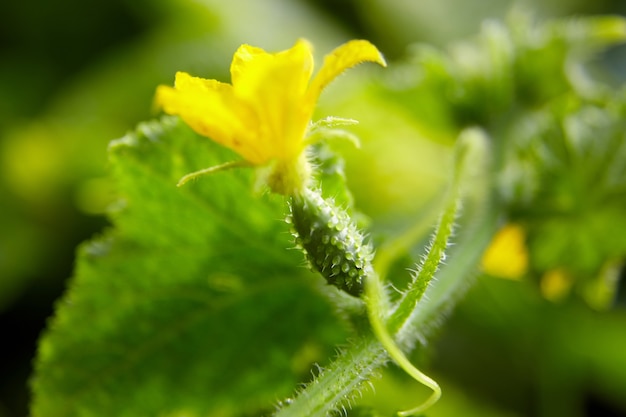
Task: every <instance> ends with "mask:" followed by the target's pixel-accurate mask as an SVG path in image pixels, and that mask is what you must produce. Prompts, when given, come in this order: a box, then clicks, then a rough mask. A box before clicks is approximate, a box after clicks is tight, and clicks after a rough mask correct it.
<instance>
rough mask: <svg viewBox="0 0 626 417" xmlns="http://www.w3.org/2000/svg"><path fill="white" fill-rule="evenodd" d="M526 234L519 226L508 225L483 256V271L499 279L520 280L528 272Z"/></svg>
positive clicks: (501, 230) (497, 235)
mask: <svg viewBox="0 0 626 417" xmlns="http://www.w3.org/2000/svg"><path fill="white" fill-rule="evenodd" d="M525 241H526V233H525V232H524V228H523V227H522V226H520V225H518V224H507V225H506V226H504V227H503V228H502V229H500V230H499V231H498V233H496V235H495V236H494V238H493V240H492V241H491V244H490V245H489V247H488V248H487V250H486V251H485V253H484V254H483V259H482V267H483V271H484V272H485V273H487V274H489V275H493V276H496V277H499V278H508V279H514V280H515V279H520V278H521V277H522V276H523V275H524V274H525V273H526V271H527V270H528V250H527V248H526V242H525Z"/></svg>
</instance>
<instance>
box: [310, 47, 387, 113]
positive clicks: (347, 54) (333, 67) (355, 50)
mask: <svg viewBox="0 0 626 417" xmlns="http://www.w3.org/2000/svg"><path fill="white" fill-rule="evenodd" d="M362 62H376V63H377V64H380V65H382V66H383V67H385V66H387V63H386V62H385V58H383V56H382V54H381V53H380V51H379V50H378V49H377V48H376V47H375V46H374V45H372V44H371V43H370V42H368V41H365V40H353V41H349V42H346V43H344V44H343V45H341V46H339V47H337V48H335V50H333V51H332V52H331V53H329V54H328V55H326V57H324V64H323V65H322V68H320V70H319V72H318V73H317V75H316V76H315V78H314V79H313V81H312V82H311V85H310V87H309V93H308V100H309V101H310V102H313V103H314V102H316V101H317V98H318V96H319V94H320V93H321V92H322V90H323V89H324V88H325V87H326V86H327V85H328V84H329V83H330V82H331V81H332V80H334V79H335V78H337V76H338V75H339V74H341V73H342V72H344V71H345V70H347V69H348V68H352V67H353V66H355V65H358V64H360V63H362Z"/></svg>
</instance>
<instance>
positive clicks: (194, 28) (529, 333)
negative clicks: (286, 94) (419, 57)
mask: <svg viewBox="0 0 626 417" xmlns="http://www.w3.org/2000/svg"><path fill="white" fill-rule="evenodd" d="M526 4H527V5H528V7H529V8H530V9H531V10H533V11H534V12H535V13H536V14H537V15H538V16H540V17H554V16H570V15H581V14H598V13H617V14H626V2H624V1H622V0H612V1H611V0H599V1H594V2H590V1H586V0H546V1H539V0H535V1H531V2H527V3H526ZM511 5H512V2H509V1H498V0H437V1H431V0H422V1H406V0H336V1H333V0H260V1H252V0H249V1H244V0H231V1H227V2H224V1H215V0H204V1H202V0H198V1H191V0H179V1H172V0H170V1H167V0H152V1H148V0H134V1H130V0H108V1H102V0H100V1H98V0H96V1H80V0H59V1H55V2H50V1H44V0H38V1H37V0H27V1H24V2H17V1H14V2H7V3H6V4H4V5H3V6H2V12H1V13H0V343H1V344H2V346H3V352H4V354H3V355H2V356H0V416H11V417H12V416H24V415H27V413H28V411H27V404H28V401H29V393H28V388H27V380H28V377H29V374H30V372H31V360H32V358H33V356H34V353H35V349H36V340H37V337H38V335H39V333H40V331H41V330H42V329H43V328H44V326H45V324H46V318H47V317H48V316H50V314H51V313H52V311H53V306H54V302H55V300H56V299H57V298H58V297H59V296H60V294H61V293H62V292H63V290H64V285H65V281H66V280H67V278H68V277H69V276H70V275H71V273H72V267H73V257H74V250H75V247H76V245H77V244H78V243H80V242H81V241H83V240H85V239H88V238H89V237H91V236H93V235H94V234H96V233H98V231H100V230H102V228H104V227H106V224H107V222H106V219H105V218H104V216H103V213H104V211H105V209H106V206H107V204H108V203H109V202H111V201H113V199H114V197H115V195H114V189H113V187H112V186H111V184H109V183H108V182H107V180H106V147H107V143H108V141H109V140H111V139H114V138H118V137H121V136H123V135H124V134H125V133H126V132H127V131H128V130H130V129H132V128H133V127H134V126H135V125H136V124H137V123H138V122H139V121H142V120H146V119H149V118H151V117H153V116H154V115H155V114H156V113H155V112H154V111H153V109H152V96H153V93H154V89H155V87H156V86H157V85H158V84H171V82H172V81H173V76H174V73H175V72H176V71H178V70H183V71H188V72H190V73H192V74H194V75H197V76H203V77H207V78H218V79H222V80H228V66H229V64H230V59H231V56H232V53H233V51H234V50H235V49H236V47H237V46H238V45H239V44H241V43H250V44H253V45H258V46H261V47H263V48H265V49H268V50H279V49H285V48H287V47H290V46H291V45H292V44H293V42H294V41H295V39H296V38H298V37H306V38H308V39H310V40H311V41H312V42H313V44H314V45H315V46H316V53H318V54H319V55H318V57H319V56H322V55H323V54H324V53H325V52H327V51H329V50H330V49H331V48H333V47H334V46H336V45H339V44H340V43H342V42H343V41H345V40H347V39H351V38H366V39H369V40H371V41H372V42H373V43H374V44H376V45H377V46H378V47H379V48H380V49H381V50H382V51H383V53H384V54H385V56H386V57H387V58H388V60H389V61H390V62H391V63H393V62H394V60H398V59H401V58H402V57H403V56H404V55H405V53H406V50H407V48H408V47H409V46H410V45H411V44H413V43H415V42H425V43H430V44H434V45H436V46H444V45H446V44H448V43H449V42H451V41H454V40H459V39H463V38H465V37H468V36H471V35H473V34H475V33H476V32H477V31H478V29H479V27H480V23H481V21H483V20H484V19H486V18H501V17H503V16H505V15H506V13H507V12H508V11H509V9H510V7H511ZM620 51H621V50H619V49H618V50H616V51H613V52H612V53H611V55H610V58H611V61H610V63H611V64H612V68H613V71H614V75H615V76H617V77H618V78H620V77H621V78H622V79H624V78H626V77H624V74H626V71H624V72H623V73H620V70H619V69H620V68H621V69H622V70H624V69H626V67H625V65H624V62H625V61H626V59H625V58H624V54H623V53H622V52H620ZM346 81H347V84H348V85H349V83H350V81H348V80H346ZM342 83H343V81H342ZM331 90H332V88H331ZM334 91H335V92H334V94H335V95H333V91H329V93H328V95H327V96H326V98H323V99H322V101H321V103H320V106H321V109H320V111H321V112H324V108H325V106H326V108H332V107H333V106H335V107H337V106H339V107H342V105H341V104H339V105H337V104H336V103H335V104H333V103H331V102H332V98H333V97H335V98H337V97H340V94H339V93H338V92H340V91H341V90H334ZM338 101H341V100H338ZM346 106H347V105H343V109H344V110H345V113H344V114H340V116H344V117H351V116H352V117H355V115H354V114H350V109H349V107H346ZM354 113H358V110H354ZM423 146H424V154H425V155H432V156H433V158H435V159H437V158H439V159H441V158H442V157H441V156H437V151H438V148H437V146H436V145H432V144H431V145H423ZM389 158H401V155H400V154H396V155H395V156H394V155H391V156H389ZM424 158H427V157H424ZM356 163H359V161H357V162H356ZM360 163H361V164H367V163H369V162H368V160H367V158H365V157H364V159H363V160H362V161H361V162H360ZM399 165H400V166H402V167H404V168H405V169H407V170H409V171H411V170H412V169H414V168H413V167H414V165H415V162H414V161H404V160H403V161H400V162H399ZM368 169H369V168H368ZM372 169H374V170H375V169H376V167H373V168H372ZM357 171H358V169H357ZM414 174H419V172H418V173H414ZM422 174H426V178H427V180H424V181H422V182H415V183H412V184H404V183H400V184H399V185H398V184H394V185H393V186H391V188H392V190H391V191H389V193H390V195H393V187H401V188H402V193H404V192H406V187H412V188H413V189H414V191H415V192H420V190H422V189H424V187H425V188H426V189H424V191H423V194H424V195H425V197H424V199H427V198H428V197H429V196H432V195H433V193H435V191H436V190H433V189H432V185H430V188H428V184H429V181H428V175H431V176H432V177H433V178H438V179H439V181H441V177H440V176H438V175H440V173H439V172H437V167H425V168H424V172H422ZM381 181H382V180H381ZM383 182H384V181H383ZM436 183H437V182H436V181H435V184H436ZM354 184H355V185H356V186H357V189H356V190H355V193H356V194H357V197H359V198H360V199H361V205H362V206H363V207H365V208H366V209H367V210H369V212H368V214H370V215H371V216H373V217H374V218H376V217H377V216H380V217H381V218H384V217H385V210H389V207H388V206H381V204H380V201H378V200H376V199H374V197H373V196H370V197H369V198H368V193H367V186H368V185H367V181H362V180H361V181H359V180H355V182H354ZM387 184H388V183H387ZM359 185H362V188H361V189H358V187H359ZM396 203H397V205H396V209H398V208H397V207H400V209H402V208H401V206H402V204H403V203H406V201H397V202H396ZM367 210H366V211H367ZM407 210H410V209H407ZM488 305H490V306H493V307H494V308H492V309H490V308H489V307H488ZM615 308H616V309H622V310H623V309H624V307H623V306H622V307H619V306H617V307H615ZM494 309H495V310H494ZM494 311H495V312H494ZM622 313H623V311H622ZM546 316H547V317H549V320H542V317H546ZM622 316H623V314H622ZM536 323H543V326H542V327H541V328H536V327H535V326H534V325H535V324H536ZM568 323H569V324H568ZM625 323H626V322H625V321H624V320H623V317H622V320H621V321H620V320H617V319H615V318H610V319H607V318H606V317H604V316H602V313H593V314H592V315H590V314H587V307H586V306H584V305H578V304H573V305H569V304H568V305H567V306H555V305H552V304H549V303H546V302H544V301H543V300H541V299H540V298H539V297H538V296H537V294H535V293H533V292H532V291H531V290H530V289H529V288H527V287H524V286H523V285H521V284H519V283H515V282H508V281H493V280H492V281H484V282H483V281H480V282H479V284H478V285H477V286H476V288H474V289H473V290H472V291H471V292H470V294H469V295H468V299H467V300H466V301H465V302H464V303H463V304H462V305H461V306H459V309H458V311H457V313H456V314H455V315H454V316H453V317H452V319H451V322H450V324H449V325H447V326H446V327H445V330H443V331H442V334H441V335H440V337H439V342H438V348H437V349H436V350H438V351H439V352H438V353H437V354H436V355H437V358H436V359H434V363H435V364H436V366H437V368H438V372H439V374H440V375H441V376H442V377H443V378H444V381H445V380H452V381H456V382H455V385H456V386H457V387H459V386H462V387H464V389H465V388H466V387H468V389H467V391H466V392H464V394H463V395H461V394H458V395H457V396H454V395H451V396H450V397H451V398H456V400H458V401H460V402H462V401H464V399H463V396H477V397H479V398H481V399H482V400H481V402H483V403H484V404H487V406H486V407H487V408H490V407H491V408H496V409H499V410H504V411H502V413H500V414H498V415H528V416H532V415H542V416H548V415H552V416H565V415H586V416H618V415H626V381H618V382H617V383H615V382H613V383H612V382H606V380H605V379H604V378H603V376H602V375H591V376H589V375H588V374H587V370H586V369H587V368H585V364H587V363H589V362H593V361H598V364H597V366H596V367H594V368H593V369H603V368H606V367H608V368H610V366H611V364H612V363H614V362H611V361H613V360H617V361H618V362H619V360H621V363H624V356H626V352H622V351H612V350H611V349H610V346H611V338H612V337H613V336H612V335H614V334H618V333H620V332H621V334H622V339H623V337H624V336H623V334H624V333H625V332H626V327H624V325H625ZM620 326H621V327H620ZM520 329H521V330H520ZM590 329H591V330H592V331H595V332H598V335H599V336H598V337H600V336H601V337H603V338H604V339H598V340H599V341H597V342H595V343H591V342H590V341H588V340H587V337H588V333H585V331H586V330H590ZM555 334H556V336H554V335H555ZM571 340H580V342H581V343H580V344H577V345H576V348H575V349H568V346H571V345H569V343H570V342H571ZM585 342H588V343H587V344H588V346H587V345H585ZM596 343H605V345H604V347H605V348H603V349H600V351H601V352H603V353H602V355H601V356H602V357H598V355H593V354H591V353H590V352H593V351H594V350H596V349H598V346H597V345H596ZM621 346H623V344H622V345H621ZM581 349H582V350H581ZM498 353H499V354H498ZM474 355H480V356H478V357H475V356H474ZM494 355H495V356H494ZM554 355H556V356H562V358H561V359H563V360H559V361H554V366H561V367H571V372H569V371H568V372H567V373H563V372H556V371H555V372H554V373H553V374H551V375H554V376H555V378H550V375H548V376H547V377H546V378H544V379H542V380H541V381H542V384H546V385H547V386H543V387H536V386H534V385H533V381H535V380H536V372H535V369H534V368H535V366H536V365H537V363H538V362H541V361H548V362H550V361H552V359H553V356H554ZM611 355H612V356H611ZM481 359H484V361H483V360H481ZM485 362H488V363H490V367H492V368H493V369H487V370H484V369H473V367H474V366H477V365H476V364H477V363H485ZM551 363H552V362H551ZM538 368H540V369H541V372H548V373H549V372H550V367H545V366H544V367H538ZM568 369H569V368H568ZM609 371H610V369H608V370H607V372H608V373H609V374H610V372H609ZM476 372H479V373H481V372H482V373H483V376H484V378H478V377H477V376H476ZM563 375H569V376H570V377H569V378H566V379H565V380H563V377H562V376H563ZM556 376H558V378H556ZM622 382H623V383H624V385H620V384H621V383H622ZM605 383H606V386H603V384H605ZM444 387H445V384H444ZM544 396H550V399H548V398H544ZM620 396H621V398H622V400H621V401H619V400H616V399H618V398H620ZM555 398H561V399H562V400H561V401H552V400H551V399H555ZM568 407H570V408H568ZM581 410H582V411H581ZM581 412H582V414H581ZM506 413H509V414H506ZM563 413H566V414H563ZM568 413H569V414H568ZM572 413H573V414H572ZM576 413H578V414H576Z"/></svg>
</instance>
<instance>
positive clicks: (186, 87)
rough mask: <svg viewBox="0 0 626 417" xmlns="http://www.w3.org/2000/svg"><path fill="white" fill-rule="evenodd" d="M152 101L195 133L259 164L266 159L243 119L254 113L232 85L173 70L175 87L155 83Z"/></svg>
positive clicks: (249, 117) (252, 132)
mask: <svg viewBox="0 0 626 417" xmlns="http://www.w3.org/2000/svg"><path fill="white" fill-rule="evenodd" d="M155 101H156V104H157V105H158V106H160V107H161V108H162V109H163V111H165V113H167V114H172V115H178V116H180V117H181V118H182V119H183V120H184V121H185V123H187V124H188V125H189V126H190V127H191V128H192V129H193V130H194V131H196V132H197V133H199V134H201V135H204V136H207V137H210V138H211V139H212V140H214V141H215V142H217V143H219V144H221V145H223V146H226V147H228V148H230V149H232V150H234V151H235V152H237V153H238V154H240V155H241V156H242V157H243V158H245V159H246V160H248V161H250V162H252V163H254V164H259V163H263V162H266V158H265V153H264V151H263V150H262V148H260V147H259V146H258V143H257V141H256V140H255V138H254V133H255V132H254V131H251V130H250V129H249V128H248V127H247V126H246V124H247V123H246V122H248V123H253V121H250V120H249V119H251V118H252V119H253V118H254V114H253V113H252V112H251V111H250V110H249V109H247V108H246V106H245V104H243V103H240V102H239V101H238V100H237V99H236V98H235V97H234V94H233V89H232V86H230V85H229V84H225V83H221V82H219V81H216V80H205V79H202V78H197V77H191V76H190V75H189V74H186V73H184V72H179V73H177V74H176V82H175V88H172V87H168V86H163V85H162V86H159V87H158V88H157V91H156V97H155Z"/></svg>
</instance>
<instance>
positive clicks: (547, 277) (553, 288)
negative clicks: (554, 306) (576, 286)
mask: <svg viewBox="0 0 626 417" xmlns="http://www.w3.org/2000/svg"><path fill="white" fill-rule="evenodd" d="M573 283H574V279H573V277H572V276H571V275H570V274H569V273H568V272H567V271H566V270H565V269H563V268H555V269H551V270H549V271H547V272H546V273H545V274H543V275H542V276H541V281H540V283H539V287H540V288H541V294H542V295H543V296H544V297H545V298H546V299H547V300H550V301H553V302H557V301H561V300H562V299H564V298H565V297H566V296H567V295H568V294H569V292H570V290H571V288H572V284H573Z"/></svg>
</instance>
